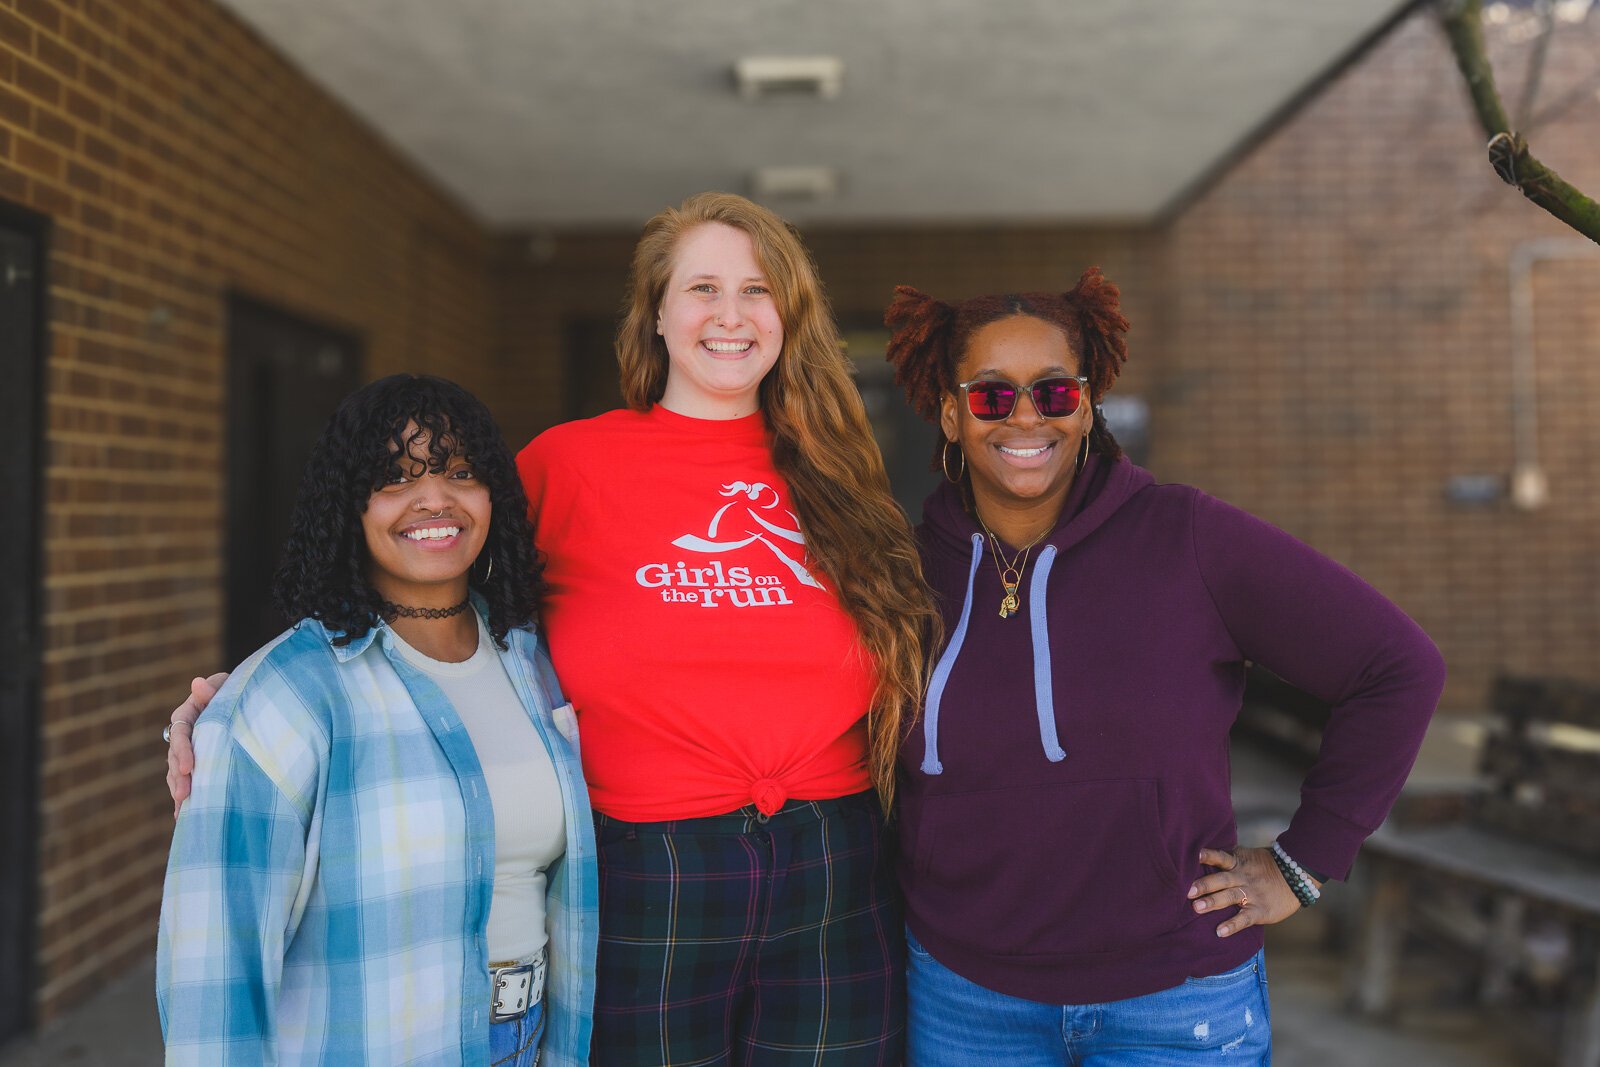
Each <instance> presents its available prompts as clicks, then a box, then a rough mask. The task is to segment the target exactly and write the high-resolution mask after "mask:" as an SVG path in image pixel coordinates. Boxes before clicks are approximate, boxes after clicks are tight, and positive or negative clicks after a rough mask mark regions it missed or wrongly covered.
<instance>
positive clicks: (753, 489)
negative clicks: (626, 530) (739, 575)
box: [672, 482, 823, 589]
mask: <svg viewBox="0 0 1600 1067" xmlns="http://www.w3.org/2000/svg"><path fill="white" fill-rule="evenodd" d="M719 495H721V496H725V497H735V498H737V497H740V496H743V497H744V513H745V515H747V516H749V518H750V521H751V522H754V523H755V524H756V525H757V526H759V527H761V529H760V530H743V531H740V533H742V534H746V535H748V536H744V537H742V538H740V537H738V535H735V539H734V540H729V541H722V540H718V538H719V537H720V536H722V535H721V534H720V532H719V531H720V530H721V528H722V520H723V517H724V516H726V515H727V513H728V511H729V509H731V508H734V507H737V506H739V505H740V503H741V501H740V500H738V499H733V500H730V501H728V502H727V503H726V504H724V505H722V506H721V507H720V508H718V509H717V512H716V514H715V515H713V516H711V524H710V525H709V526H708V527H707V528H706V535H705V536H704V537H701V536H699V535H698V534H684V535H683V536H682V537H679V538H676V539H675V540H673V542H672V543H673V544H674V545H676V546H677V547H679V548H686V549H688V550H689V551H691V552H707V553H715V552H732V551H734V550H735V549H740V548H743V547H745V546H746V545H749V544H754V543H755V542H757V541H760V542H761V543H762V544H763V545H765V546H767V549H768V550H769V551H771V552H772V554H773V555H774V556H777V557H778V560H779V562H781V563H782V564H783V565H784V566H785V567H787V568H789V571H790V573H792V574H793V575H794V576H795V577H796V578H798V579H799V580H800V583H801V584H802V585H809V586H811V587H812V588H815V589H821V588H823V585H822V583H821V582H819V581H817V580H816V579H815V578H813V577H812V576H811V572H810V571H808V570H807V569H806V568H805V566H804V565H802V564H801V563H800V562H798V561H797V560H795V559H794V558H793V557H792V556H790V555H789V554H788V553H786V552H785V551H784V550H783V549H782V548H781V547H779V546H778V545H777V544H775V543H773V542H772V541H771V540H770V539H769V538H768V536H767V535H768V534H771V535H772V536H773V537H777V538H781V539H782V540H784V541H788V542H790V543H792V544H796V545H799V546H801V547H802V549H803V548H804V546H805V543H806V539H805V536H804V535H803V534H801V533H800V520H799V519H798V518H796V517H795V514H794V512H792V511H790V510H788V509H787V508H783V509H781V511H782V513H783V515H786V516H788V519H789V523H790V526H792V527H793V528H792V529H791V528H789V527H784V526H778V525H776V524H774V523H771V522H768V521H767V520H766V519H764V518H762V517H761V516H760V515H758V514H757V513H756V508H757V507H759V508H760V509H761V510H762V511H769V512H770V511H772V510H773V509H775V508H778V491H777V490H776V489H774V488H772V486H770V485H768V484H767V483H766V482H732V483H730V484H728V485H725V486H723V487H722V489H721V491H720V493H719ZM752 503H753V504H754V505H755V507H751V506H750V505H751V504H752ZM776 517H778V516H774V518H776ZM763 531H764V532H763Z"/></svg>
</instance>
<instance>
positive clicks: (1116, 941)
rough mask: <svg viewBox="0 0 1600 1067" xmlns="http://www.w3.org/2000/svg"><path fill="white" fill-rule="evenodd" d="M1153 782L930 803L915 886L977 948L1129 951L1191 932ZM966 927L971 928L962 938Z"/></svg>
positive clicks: (1056, 787) (1023, 790) (1028, 789)
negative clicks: (1169, 934)
mask: <svg viewBox="0 0 1600 1067" xmlns="http://www.w3.org/2000/svg"><path fill="white" fill-rule="evenodd" d="M1159 798H1160V792H1159V785H1158V783H1157V782H1156V781H1155V780H1153V779H1117V780H1111V781H1095V782H1056V783H1050V784H1047V785H1033V786H1017V787H1010V788H1005V789H991V790H983V791H979V792H971V793H955V794H944V795H937V796H930V797H927V798H925V800H924V801H923V805H924V810H923V819H922V825H921V827H920V832H919V833H918V835H917V854H916V855H917V858H916V867H915V869H916V874H917V878H918V881H919V882H920V883H921V884H919V885H918V886H916V887H914V889H913V890H912V891H913V892H914V893H915V895H916V896H917V897H918V899H919V901H923V902H925V903H926V906H927V908H928V910H929V913H930V914H942V915H945V916H948V917H949V918H950V920H951V921H950V922H941V923H940V925H941V926H942V927H943V928H944V929H945V930H946V931H948V932H949V933H950V934H952V935H953V936H957V937H959V938H960V939H961V940H963V941H966V942H967V943H969V944H971V945H972V946H973V947H975V948H979V949H982V950H984V951H987V952H991V953H1003V954H1011V955H1072V954H1079V953H1102V952H1116V951H1120V950H1125V949H1127V948H1129V947H1130V946H1134V945H1138V944H1141V943H1143V942H1145V941H1149V940H1151V939H1153V938H1155V937H1159V936H1160V935H1162V934H1164V933H1167V932H1169V931H1171V930H1173V929H1176V928H1177V927H1178V926H1181V925H1183V923H1184V922H1186V921H1187V920H1188V919H1189V918H1190V913H1189V910H1188V906H1187V905H1188V902H1187V901H1186V900H1185V899H1184V894H1183V892H1182V891H1181V890H1180V889H1179V888H1178V885H1177V883H1178V872H1177V869H1176V867H1175V866H1174V865H1173V861H1172V856H1171V854H1170V851H1169V849H1168V847H1167V843H1166V841H1165V838H1164V836H1163V833H1162V828H1161V809H1160V802H1159ZM961 931H964V932H961Z"/></svg>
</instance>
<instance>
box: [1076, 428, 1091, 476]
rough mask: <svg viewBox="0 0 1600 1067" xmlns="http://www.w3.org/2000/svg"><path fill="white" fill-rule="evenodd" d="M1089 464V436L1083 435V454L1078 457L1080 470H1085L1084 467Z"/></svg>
mask: <svg viewBox="0 0 1600 1067" xmlns="http://www.w3.org/2000/svg"><path fill="white" fill-rule="evenodd" d="M1087 462H1089V435H1088V434H1084V435H1083V452H1082V454H1080V455H1079V456H1078V470H1079V471H1082V470H1083V465H1084V464H1085V463H1087Z"/></svg>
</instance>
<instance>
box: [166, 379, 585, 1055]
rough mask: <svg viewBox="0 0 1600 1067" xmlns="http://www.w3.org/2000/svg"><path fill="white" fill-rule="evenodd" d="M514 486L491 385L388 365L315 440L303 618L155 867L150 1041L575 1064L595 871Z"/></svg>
mask: <svg viewBox="0 0 1600 1067" xmlns="http://www.w3.org/2000/svg"><path fill="white" fill-rule="evenodd" d="M527 510H528V505H527V499H526V497H525V495H524V493H523V489H522V485H521V483H520V481H519V479H518V477H517V472H516V467H515V465H514V462H513V460H512V457H511V454H510V452H509V451H508V450H507V448H506V447H505V444H504V443H503V441H502V439H501V437H500V433H499V430H498V429H497V428H496V426H495V424H494V421H493V419H492V418H491V417H490V415H489V413H488V411H487V410H486V409H485V408H484V406H483V405H482V404H481V403H480V402H479V401H478V400H476V399H475V398H474V397H472V396H471V395H470V394H468V393H467V392H466V391H465V390H463V389H461V388H460V387H459V386H456V385H454V384H452V383H450V382H447V381H443V380H441V379H438V378H428V377H417V376H413V375H394V376H392V377H389V378H384V379H382V380H381V381H377V382H374V383H372V384H371V385H368V386H366V387H364V388H362V389H360V390H357V391H356V392H355V393H353V394H351V395H350V396H349V397H348V398H347V399H346V400H345V401H344V402H343V403H342V404H341V405H340V407H339V409H338V411H337V412H335V413H334V416H333V418H332V419H331V420H330V421H329V423H328V425H327V427H326V428H325V429H324V430H323V433H322V436H321V438H320V439H319V441H318V442H317V445H316V447H315V449H314V450H313V452H312V455H311V459H310V461H309V463H308V464H307V467H306V472H305V476H304V479H303V480H302V482H301V485H300V493H299V497H298V499H297V501H296V503H295V508H294V514H293V518H292V522H291V533H290V536H289V540H288V543H287V545H286V546H285V550H284V558H283V562H282V564H281V566H280V568H279V570H278V573H277V575H276V578H275V581H274V594H275V598H276V600H277V602H278V605H279V606H280V607H281V608H282V609H283V611H284V614H285V615H286V617H288V618H290V619H298V620H299V621H298V622H297V623H296V624H295V625H294V626H293V628H291V629H290V630H288V631H287V632H285V633H284V634H282V635H281V636H279V637H278V638H276V639H275V640H273V641H272V642H271V643H269V644H268V645H266V646H265V647H264V648H262V649H260V650H259V651H257V652H256V653H255V654H254V655H252V656H251V657H250V658H249V659H247V660H246V661H245V662H244V663H243V664H242V665H241V666H240V667H239V668H238V669H236V670H235V671H234V672H233V674H232V676H231V678H230V679H229V680H228V682H227V684H226V685H225V686H224V687H223V689H222V690H221V692H219V693H218V694H217V696H216V697H215V699H214V700H213V701H212V702H211V706H210V709H209V710H208V711H207V713H206V716H205V718H204V720H203V721H201V722H199V723H196V724H194V726H193V727H192V729H193V730H194V731H195V733H196V734H199V735H201V736H200V737H199V738H197V742H198V743H197V744H196V746H195V747H196V749H197V760H196V765H195V770H194V777H193V791H192V794H191V796H190V798H189V801H188V803H187V804H186V805H185V806H184V808H183V811H182V814H181V815H180V817H179V819H178V822H177V828H176V831H175V832H174V835H173V841H172V851H171V856H170V858H169V861H168V867H167V880H166V888H165V892H164V894H163V898H162V907H161V931H160V939H159V950H158V956H157V992H158V1000H159V1003H160V1008H161V1022H162V1031H163V1033H164V1035H165V1038H166V1043H167V1062H168V1063H197V1064H208V1065H209V1064H216V1063H233V1062H252V1063H255V1062H275V1063H281V1064H339V1065H344V1064H351V1063H400V1062H405V1063H422V1062H428V1063H433V1062H441V1063H444V1062H448V1063H494V1064H506V1065H513V1067H526V1065H531V1064H532V1063H533V1062H534V1061H535V1059H536V1058H538V1056H539V1052H540V1040H541V1036H542V1038H543V1052H544V1055H543V1061H542V1062H545V1063H554V1064H563V1065H576V1064H582V1063H586V1062H587V1059H588V1047H589V1036H590V1032H591V1029H592V1024H591V1015H592V1001H593V993H594V986H593V982H594V955H595V946H596V933H595V930H596V920H595V912H596V910H597V908H598V889H597V878H596V868H595V858H594V848H593V836H594V834H593V826H592V824H591V819H590V811H589V801H588V794H587V792H586V790H585V788H584V784H583V777H582V774H581V770H580V767H579V762H578V751H577V744H576V729H575V723H574V718H573V713H572V708H571V705H570V704H566V703H564V702H563V699H562V697H561V693H560V690H559V688H558V687H557V684H556V681H555V676H554V673H553V671H552V670H551V669H550V664H549V660H548V658H547V657H546V655H545V652H544V650H543V649H542V647H541V646H540V644H539V641H538V637H537V636H536V634H535V632H534V630H533V626H532V618H533V612H534V609H535V607H536V601H537V596H538V590H539V587H540V586H539V568H538V565H537V563H536V561H535V557H534V555H533V549H532V539H531V535H530V531H529V527H528V518H527Z"/></svg>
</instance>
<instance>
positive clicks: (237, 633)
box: [226, 296, 361, 667]
mask: <svg viewBox="0 0 1600 1067" xmlns="http://www.w3.org/2000/svg"><path fill="white" fill-rule="evenodd" d="M360 384H361V346H360V344H359V342H357V341H356V339H355V338H353V337H351V336H350V335H348V334H344V333H340V332H338V331H336V330H331V329H328V328H327V327H324V326H319V325H316V324H314V323H310V322H307V321H305V320H304V319H300V318H296V317H295V316H292V315H289V314H286V313H284V312H282V311H278V310H276V309H274V308H270V307H267V306H265V305H263V304H259V303H256V302H255V301H252V300H248V299H246V298H244V297H239V296H235V297H232V298H230V299H229V301H228V552H227V557H228V558H227V596H228V606H227V631H226V653H227V666H229V667H232V666H233V665H234V664H236V663H238V662H239V661H240V660H242V659H244V658H245V657H246V656H248V655H249V654H250V653H251V652H254V651H255V650H256V649H257V648H259V647H260V646H261V645H263V644H265V643H266V642H267V641H268V640H269V639H271V638H272V637H273V636H274V635H276V634H277V633H279V632H280V631H282V630H283V628H284V627H285V626H286V625H287V624H288V620H286V619H284V618H282V617H281V616H280V615H279V614H278V612H277V609H275V608H274V607H273V606H272V572H273V571H274V570H275V569H276V568H277V565H278V556H279V553H280V551H281V550H282V548H283V542H284V538H285V537H287V536H288V534H289V512H290V510H291V509H292V508H293V507H294V497H295V491H296V489H297V488H298V487H299V485H300V474H301V472H302V471H303V470H304V469H305V465H306V458H307V457H308V456H309V455H310V454H311V446H312V444H314V443H315V442H316V439H317V434H318V433H320V432H321V431H322V425H323V423H325V422H327V421H328V416H329V415H331V414H332V413H333V409H334V408H335V407H337V406H338V404H339V401H340V400H342V399H343V398H344V396H345V394H347V393H349V392H350V391H351V390H352V389H354V388H356V386H358V385H360Z"/></svg>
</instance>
